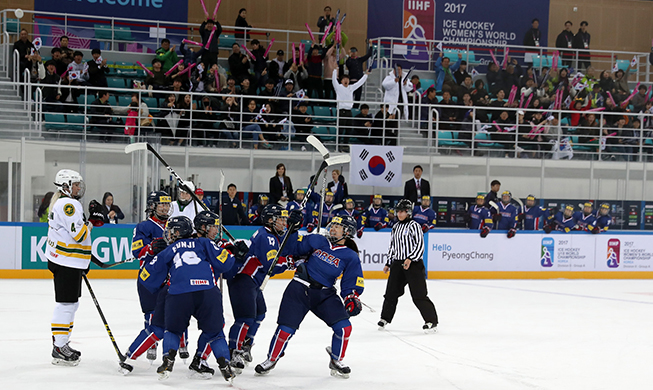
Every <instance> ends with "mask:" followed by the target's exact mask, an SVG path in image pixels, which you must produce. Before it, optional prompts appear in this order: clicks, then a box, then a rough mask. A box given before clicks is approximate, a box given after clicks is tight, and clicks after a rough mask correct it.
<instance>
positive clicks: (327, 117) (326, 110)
mask: <svg viewBox="0 0 653 390" xmlns="http://www.w3.org/2000/svg"><path fill="white" fill-rule="evenodd" d="M313 113H314V115H315V116H314V118H315V122H318V123H334V122H335V121H336V118H335V117H334V116H333V113H332V112H331V107H323V106H313Z"/></svg>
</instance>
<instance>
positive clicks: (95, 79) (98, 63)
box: [88, 49, 109, 88]
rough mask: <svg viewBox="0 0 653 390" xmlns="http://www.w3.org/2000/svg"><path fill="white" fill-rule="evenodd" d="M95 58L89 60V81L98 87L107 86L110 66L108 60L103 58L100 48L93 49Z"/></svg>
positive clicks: (92, 53)
mask: <svg viewBox="0 0 653 390" xmlns="http://www.w3.org/2000/svg"><path fill="white" fill-rule="evenodd" d="M91 55H93V59H92V60H89V61H88V83H89V84H91V85H93V86H96V87H105V88H106V87H107V76H106V75H107V74H108V73H109V67H108V66H107V60H106V59H103V58H102V52H101V51H100V49H93V50H91Z"/></svg>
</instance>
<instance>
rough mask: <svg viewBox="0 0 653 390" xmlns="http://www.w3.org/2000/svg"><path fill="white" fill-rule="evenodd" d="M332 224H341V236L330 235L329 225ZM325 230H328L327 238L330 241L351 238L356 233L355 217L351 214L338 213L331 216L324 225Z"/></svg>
mask: <svg viewBox="0 0 653 390" xmlns="http://www.w3.org/2000/svg"><path fill="white" fill-rule="evenodd" d="M334 225H341V226H342V234H343V236H342V237H340V238H337V237H334V236H332V235H331V227H332V226H334ZM326 230H327V232H328V234H329V235H328V238H329V241H331V243H333V244H335V243H336V242H338V241H340V240H342V239H343V238H353V237H354V235H356V230H357V226H356V219H355V218H354V217H352V216H351V215H339V216H337V217H333V219H331V222H329V224H328V225H327V227H326Z"/></svg>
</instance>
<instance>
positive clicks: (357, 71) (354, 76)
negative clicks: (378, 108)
mask: <svg viewBox="0 0 653 390" xmlns="http://www.w3.org/2000/svg"><path fill="white" fill-rule="evenodd" d="M371 55H372V50H371V48H369V47H368V48H367V53H365V55H364V56H362V57H359V56H358V49H357V48H355V47H352V48H351V49H349V58H347V60H346V61H345V66H346V67H347V69H348V70H349V82H350V83H352V84H356V82H357V81H358V80H360V79H361V78H362V77H363V75H364V73H365V71H366V70H367V60H368V59H369V58H370V56H371ZM362 93H363V89H362V88H359V89H357V90H355V91H354V101H356V102H360V101H361V94H362ZM354 108H358V103H356V104H355V105H354Z"/></svg>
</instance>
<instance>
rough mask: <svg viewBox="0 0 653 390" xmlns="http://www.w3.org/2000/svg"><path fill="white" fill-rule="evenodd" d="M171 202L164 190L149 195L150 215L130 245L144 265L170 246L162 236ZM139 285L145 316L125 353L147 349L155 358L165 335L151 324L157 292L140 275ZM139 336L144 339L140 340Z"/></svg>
mask: <svg viewBox="0 0 653 390" xmlns="http://www.w3.org/2000/svg"><path fill="white" fill-rule="evenodd" d="M171 202H172V200H171V198H170V196H169V195H168V194H167V193H166V192H165V191H155V192H151V193H150V194H149V195H148V197H147V206H146V208H145V212H146V213H147V219H146V220H145V221H142V222H140V223H139V224H138V225H136V228H134V237H133V239H132V247H131V249H132V256H134V258H136V259H138V260H139V262H140V267H141V268H142V267H143V265H144V264H146V263H148V262H150V260H152V259H153V258H154V256H155V255H156V254H157V253H158V252H160V251H162V250H163V249H165V247H167V246H168V244H167V243H166V242H165V241H164V240H163V231H164V229H165V224H166V221H167V220H168V214H169V213H170V204H171ZM136 288H137V290H138V298H139V300H140V303H141V310H142V311H143V314H144V316H145V324H144V327H143V330H142V331H141V333H140V334H139V336H138V337H136V340H134V343H132V345H131V346H130V347H129V350H128V351H127V353H126V355H127V357H129V358H131V359H136V358H137V357H139V356H140V355H142V354H143V353H144V352H146V351H147V358H148V359H149V360H155V359H156V345H157V342H158V341H159V340H161V339H162V338H163V329H159V331H158V332H155V328H154V327H153V325H152V319H153V315H154V308H155V307H156V303H157V294H154V293H152V292H150V291H148V290H147V289H146V288H145V287H144V286H143V285H142V284H141V283H140V279H138V280H137V283H136ZM155 333H156V334H155ZM143 336H145V337H143ZM146 337H149V340H147V341H145V338H146ZM140 339H143V340H142V341H141V342H139V340H140ZM128 371H131V370H128Z"/></svg>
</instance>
